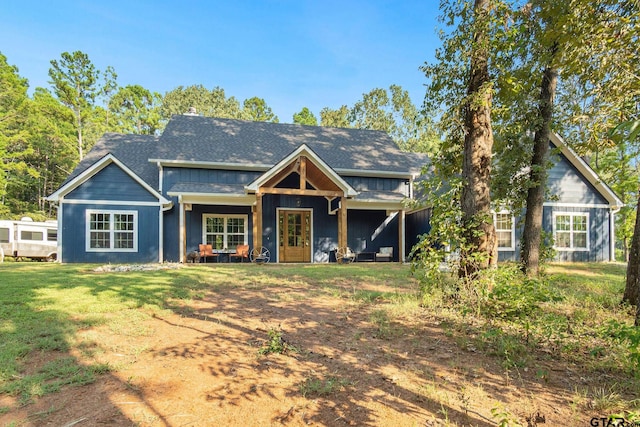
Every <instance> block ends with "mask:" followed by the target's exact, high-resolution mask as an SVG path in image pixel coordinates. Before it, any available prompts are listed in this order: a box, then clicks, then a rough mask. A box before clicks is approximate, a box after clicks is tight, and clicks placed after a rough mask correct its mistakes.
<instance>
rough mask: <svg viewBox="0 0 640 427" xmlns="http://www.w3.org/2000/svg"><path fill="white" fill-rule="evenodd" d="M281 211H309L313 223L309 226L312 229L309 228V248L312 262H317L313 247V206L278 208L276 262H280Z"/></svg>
mask: <svg viewBox="0 0 640 427" xmlns="http://www.w3.org/2000/svg"><path fill="white" fill-rule="evenodd" d="M281 211H296V212H309V220H310V221H311V223H310V224H309V226H310V227H311V229H310V230H309V233H310V236H309V240H310V243H309V250H310V251H311V263H312V264H314V263H315V262H316V259H315V250H314V249H313V242H314V240H313V230H314V227H313V208H276V261H275V262H276V263H279V262H280V212H281Z"/></svg>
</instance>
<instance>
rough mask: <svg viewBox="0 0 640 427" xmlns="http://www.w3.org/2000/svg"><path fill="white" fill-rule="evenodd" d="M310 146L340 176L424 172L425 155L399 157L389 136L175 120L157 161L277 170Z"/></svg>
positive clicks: (291, 126)
mask: <svg viewBox="0 0 640 427" xmlns="http://www.w3.org/2000/svg"><path fill="white" fill-rule="evenodd" d="M301 144H306V145H307V146H308V147H309V148H311V149H312V150H313V151H314V152H315V153H316V154H318V155H319V156H320V158H322V160H324V161H325V162H326V163H327V164H328V165H329V166H330V167H332V168H333V169H336V170H345V169H352V170H361V171H385V172H409V171H411V172H419V170H420V167H421V166H422V164H424V163H425V162H426V158H425V157H424V156H423V155H416V154H415V153H405V152H402V151H400V150H399V149H398V148H397V146H396V144H395V143H394V142H393V140H392V139H391V138H390V137H389V135H388V134H386V133H385V132H381V131H371V130H363V129H341V128H327V127H319V126H301V125H295V124H281V123H265V122H248V121H242V120H232V119H220V118H211V117H200V116H186V115H184V116H173V118H172V119H171V121H170V122H169V124H168V125H167V127H166V129H165V131H164V133H163V134H162V136H161V137H160V146H159V149H158V158H159V159H163V160H182V161H188V162H191V161H202V162H222V163H232V164H237V165H246V166H249V165H267V166H273V165H275V164H276V163H278V162H279V161H280V160H282V159H283V158H284V157H285V156H287V155H288V154H289V153H291V152H292V151H294V150H295V149H296V148H298V147H299V146H300V145H301Z"/></svg>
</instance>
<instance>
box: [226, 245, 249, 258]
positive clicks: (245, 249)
mask: <svg viewBox="0 0 640 427" xmlns="http://www.w3.org/2000/svg"><path fill="white" fill-rule="evenodd" d="M234 258H235V259H237V258H240V262H244V260H245V259H246V260H247V261H249V245H238V246H236V253H235V254H229V261H231V260H232V259H234Z"/></svg>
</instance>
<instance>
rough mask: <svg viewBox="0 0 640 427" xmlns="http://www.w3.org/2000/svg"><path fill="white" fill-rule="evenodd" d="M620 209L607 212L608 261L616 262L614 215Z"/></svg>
mask: <svg viewBox="0 0 640 427" xmlns="http://www.w3.org/2000/svg"><path fill="white" fill-rule="evenodd" d="M618 212H620V209H619V208H618V209H612V210H611V211H609V261H611V262H614V261H615V260H616V214H617V213H618Z"/></svg>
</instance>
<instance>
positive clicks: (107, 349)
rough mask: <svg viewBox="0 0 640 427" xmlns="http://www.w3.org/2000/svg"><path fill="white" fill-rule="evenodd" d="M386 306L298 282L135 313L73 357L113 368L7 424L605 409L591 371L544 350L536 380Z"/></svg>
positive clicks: (561, 415) (346, 422) (427, 419)
mask: <svg viewBox="0 0 640 427" xmlns="http://www.w3.org/2000/svg"><path fill="white" fill-rule="evenodd" d="M364 287H365V288H366V285H365V286H364ZM370 290H371V291H381V292H388V291H393V290H392V289H385V287H384V286H378V287H370ZM344 291H345V294H347V293H348V292H350V291H352V288H351V285H350V284H347V283H345V284H344ZM384 306H385V301H384V300H379V301H368V302H366V303H364V302H362V301H357V300H353V299H349V298H345V297H344V295H333V296H332V295H327V294H312V293H310V292H309V289H308V287H303V286H302V285H300V287H298V285H297V284H296V283H295V282H291V283H287V284H286V286H282V287H280V288H274V287H268V288H255V289H254V288H251V287H250V286H243V287H239V288H233V287H229V288H227V289H226V290H220V291H216V292H215V293H207V292H204V293H203V294H202V295H200V296H199V299H194V300H186V301H185V302H183V303H182V306H181V307H178V308H176V309H174V310H163V311H160V312H149V311H145V310H144V309H136V310H131V316H132V318H135V321H134V322H131V323H123V324H122V325H120V326H119V327H114V326H113V324H110V325H108V324H103V325H100V326H94V327H89V328H87V329H84V330H82V331H81V336H79V337H78V339H79V340H80V341H81V342H82V343H84V344H83V345H80V346H79V347H78V348H77V349H76V350H74V352H73V353H72V356H73V357H75V358H76V359H77V360H79V361H81V362H83V361H85V362H87V363H88V362H91V363H96V362H106V363H108V364H109V365H110V366H111V367H112V370H111V372H109V373H106V374H104V375H101V376H99V377H98V380H97V381H96V382H94V383H92V384H90V385H86V386H74V387H67V388H65V389H63V390H62V391H61V392H58V393H53V394H48V395H46V396H44V397H42V398H40V399H39V400H38V401H37V402H35V403H33V404H30V405H27V406H24V407H22V408H20V409H19V410H14V411H11V412H8V413H6V414H3V415H0V425H2V426H6V425H14V426H66V427H71V426H79V427H84V426H111V425H117V426H176V427H177V426H283V425H284V426H308V425H312V426H392V427H400V426H440V425H457V426H467V425H473V426H494V425H497V424H498V423H499V422H501V421H505V422H511V424H505V425H514V424H513V423H514V422H515V421H516V420H519V421H520V422H521V423H522V425H524V426H527V425H528V426H537V425H542V424H546V425H549V426H560V425H572V426H588V425H590V424H589V420H590V419H591V418H592V417H593V416H600V415H602V414H598V413H597V412H595V411H592V410H589V403H588V402H584V401H582V402H581V401H576V400H577V399H576V397H577V396H578V394H577V393H576V390H577V389H579V388H581V387H589V386H593V387H595V386H597V384H598V378H597V377H594V376H590V375H589V374H588V373H585V372H581V371H580V369H579V367H577V366H562V365H558V364H557V363H554V362H553V361H552V359H551V358H550V357H549V355H548V354H540V355H534V359H535V360H536V362H535V364H536V367H537V368H536V369H535V371H536V372H533V371H534V369H524V368H523V369H510V370H508V371H507V370H505V368H504V367H502V365H501V363H500V360H498V359H497V358H493V357H488V356H485V355H483V354H481V353H480V352H478V351H476V349H474V348H472V347H468V348H466V349H464V350H461V349H460V346H459V345H457V344H456V343H455V341H454V339H455V337H452V336H451V333H448V332H447V330H446V328H443V326H442V325H441V324H440V323H439V322H438V320H437V319H435V318H433V317H431V316H430V315H429V314H428V313H412V315H411V316H405V317H407V318H410V319H411V320H402V319H398V318H396V317H394V318H392V320H389V319H388V318H386V317H385V315H384V311H383V310H381V308H383V307H384ZM270 334H271V335H270ZM280 338H282V341H280V340H279V339H280ZM269 349H271V350H274V351H273V352H268V350H269ZM47 357H59V355H58V356H56V355H51V354H49V355H48V356H47ZM37 362H42V363H44V362H45V360H41V361H37ZM38 364H39V363H35V365H38ZM34 368H35V366H34ZM540 372H546V375H541V374H540ZM12 404H15V402H10V401H8V399H7V398H6V397H5V398H0V405H3V406H9V405H12ZM492 412H493V413H492ZM591 425H592V424H591Z"/></svg>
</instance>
